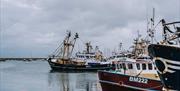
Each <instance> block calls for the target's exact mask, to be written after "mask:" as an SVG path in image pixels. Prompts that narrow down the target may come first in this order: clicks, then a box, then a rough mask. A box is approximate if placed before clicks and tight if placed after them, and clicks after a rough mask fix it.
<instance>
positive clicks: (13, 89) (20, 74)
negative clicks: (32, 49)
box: [0, 61, 101, 91]
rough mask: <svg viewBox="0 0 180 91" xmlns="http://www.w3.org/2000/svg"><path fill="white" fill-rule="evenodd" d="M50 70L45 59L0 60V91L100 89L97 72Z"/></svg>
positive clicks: (82, 90) (95, 90)
mask: <svg viewBox="0 0 180 91" xmlns="http://www.w3.org/2000/svg"><path fill="white" fill-rule="evenodd" d="M50 70H51V68H50V67H49V65H48V63H47V62H46V61H30V62H25V61H5V62H0V91H101V90H100V85H99V83H98V77H97V73H90V72H84V73H65V72H51V71H50Z"/></svg>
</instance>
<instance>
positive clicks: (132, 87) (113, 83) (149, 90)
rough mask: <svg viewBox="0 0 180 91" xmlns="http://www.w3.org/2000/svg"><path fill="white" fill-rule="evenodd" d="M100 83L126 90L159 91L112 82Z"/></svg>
mask: <svg viewBox="0 0 180 91" xmlns="http://www.w3.org/2000/svg"><path fill="white" fill-rule="evenodd" d="M99 82H100V83H107V84H112V85H118V86H120V87H126V88H131V89H136V90H144V91H147V90H148V91H157V90H151V89H144V88H139V87H134V86H129V85H125V84H122V85H120V84H119V83H115V82H110V81H103V80H99Z"/></svg>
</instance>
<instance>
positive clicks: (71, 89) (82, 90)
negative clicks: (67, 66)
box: [48, 72, 99, 91]
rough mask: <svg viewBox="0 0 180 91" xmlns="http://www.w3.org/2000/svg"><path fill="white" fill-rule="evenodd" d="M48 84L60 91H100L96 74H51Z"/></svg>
mask: <svg viewBox="0 0 180 91" xmlns="http://www.w3.org/2000/svg"><path fill="white" fill-rule="evenodd" d="M48 83H49V84H48V85H49V87H50V88H51V89H53V88H56V89H54V90H57V89H58V91H99V84H97V74H96V73H87V72H85V73H66V72H50V73H49V75H48Z"/></svg>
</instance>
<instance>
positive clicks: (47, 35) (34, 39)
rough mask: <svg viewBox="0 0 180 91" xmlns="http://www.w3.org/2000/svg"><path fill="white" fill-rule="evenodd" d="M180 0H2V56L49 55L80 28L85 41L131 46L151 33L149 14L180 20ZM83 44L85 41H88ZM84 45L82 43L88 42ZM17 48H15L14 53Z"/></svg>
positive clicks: (111, 45) (157, 17)
mask: <svg viewBox="0 0 180 91" xmlns="http://www.w3.org/2000/svg"><path fill="white" fill-rule="evenodd" d="M179 2H180V1H179V0H171V1H169V0H163V1H162V0H151V1H150V0H133V1H127V0H116V1H112V0H69V1H67V0H2V3H1V4H2V6H1V10H2V11H1V16H2V17H1V22H2V25H1V27H2V30H1V46H2V47H1V50H3V53H1V55H2V56H20V55H22V56H23V55H26V56H28V54H29V55H30V54H32V53H31V52H30V51H31V50H33V54H34V55H33V56H47V55H48V54H49V53H50V52H51V51H53V50H54V49H55V48H56V47H57V46H58V43H59V42H61V41H62V40H63V38H64V36H65V33H66V30H67V29H69V30H71V31H72V32H73V33H75V32H78V33H79V35H80V38H81V40H83V42H87V41H92V44H94V45H99V46H100V48H101V49H103V48H110V49H114V47H115V46H117V45H118V43H119V42H123V43H124V46H126V48H128V47H129V46H130V45H131V44H132V41H133V38H135V37H136V33H137V30H139V31H141V33H142V35H144V36H145V35H146V34H145V33H146V22H147V21H146V18H147V16H146V15H148V18H150V17H151V16H152V8H153V7H154V8H156V21H157V22H158V20H159V19H161V18H165V19H167V20H169V21H174V20H178V19H179V20H180V4H179ZM82 45H83V44H82ZM82 45H81V46H82ZM10 49H13V50H14V51H13V52H10Z"/></svg>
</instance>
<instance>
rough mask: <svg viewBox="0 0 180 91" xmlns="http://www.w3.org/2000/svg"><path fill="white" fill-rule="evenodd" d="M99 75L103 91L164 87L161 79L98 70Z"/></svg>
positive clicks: (159, 88) (143, 90)
mask: <svg viewBox="0 0 180 91" xmlns="http://www.w3.org/2000/svg"><path fill="white" fill-rule="evenodd" d="M98 76H99V82H100V84H101V87H102V91H132V90H133V91H137V90H140V91H145V90H161V89H162V84H161V81H159V80H152V79H148V78H142V77H136V76H129V75H124V74H119V73H115V72H110V71H98ZM143 81H144V82H143Z"/></svg>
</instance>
